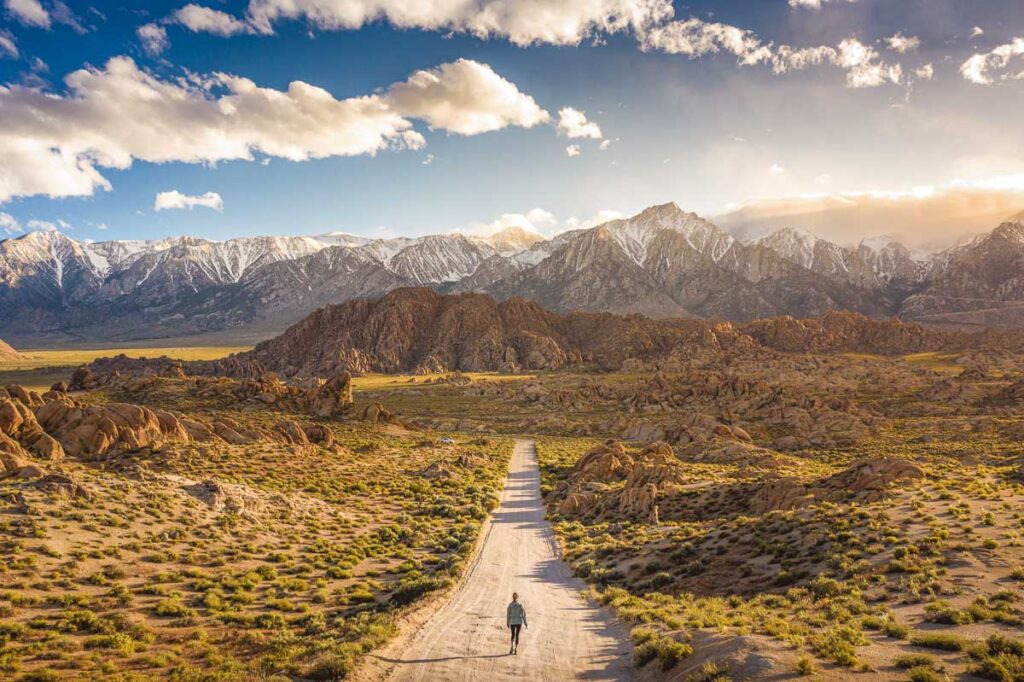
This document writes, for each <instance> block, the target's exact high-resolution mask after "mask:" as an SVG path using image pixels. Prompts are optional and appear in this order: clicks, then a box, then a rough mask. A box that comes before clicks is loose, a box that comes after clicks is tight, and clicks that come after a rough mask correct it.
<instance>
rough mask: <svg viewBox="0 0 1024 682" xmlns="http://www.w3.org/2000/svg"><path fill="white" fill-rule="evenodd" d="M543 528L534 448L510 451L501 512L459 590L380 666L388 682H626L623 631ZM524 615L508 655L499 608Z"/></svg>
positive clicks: (521, 445) (627, 652)
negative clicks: (517, 604) (520, 607)
mask: <svg viewBox="0 0 1024 682" xmlns="http://www.w3.org/2000/svg"><path fill="white" fill-rule="evenodd" d="M583 589H584V584H583V582H582V581H580V580H578V579H576V578H574V577H573V576H572V574H571V573H570V571H569V567H568V566H567V565H566V564H565V563H564V562H563V561H562V560H561V558H560V556H559V551H558V545H557V543H556V541H555V535H554V532H553V531H552V529H551V525H550V524H549V523H548V522H547V521H545V520H544V506H543V504H542V502H541V497H540V472H539V471H538V469H537V453H536V450H535V449H534V445H533V443H531V442H529V441H519V442H517V444H516V448H515V454H514V455H513V457H512V465H511V468H510V469H509V476H508V480H507V481H506V484H505V492H504V494H503V496H502V501H501V506H500V507H499V508H498V509H497V511H496V512H495V513H494V516H493V522H492V523H491V525H490V528H489V529H488V531H487V535H486V537H485V538H484V541H483V546H482V547H481V549H480V553H479V555H478V558H477V561H476V562H475V563H474V564H473V566H472V568H471V569H470V570H469V572H468V573H467V575H466V576H465V578H464V581H463V583H462V585H461V586H460V587H459V588H458V590H457V591H456V592H455V593H454V594H453V595H452V597H451V599H450V600H449V601H448V602H447V603H446V604H444V605H443V606H442V607H441V608H440V609H439V610H438V611H437V612H436V613H435V614H434V615H432V616H431V617H430V619H429V620H427V621H426V622H425V624H424V625H423V626H422V627H421V628H420V629H419V630H418V631H417V632H416V633H415V634H414V635H413V636H412V637H411V638H410V639H409V640H408V642H407V644H406V645H405V647H404V651H401V652H400V653H397V654H393V655H394V657H393V658H387V657H386V656H387V654H384V656H385V658H384V662H386V663H387V664H389V665H388V667H389V668H390V675H387V674H385V677H386V678H387V679H389V680H400V681H408V680H431V681H433V680H472V681H480V682H483V681H485V680H511V679H517V680H524V679H526V680H545V681H551V682H557V681H558V680H576V679H581V680H627V679H630V678H631V651H632V648H631V646H630V644H629V641H628V632H627V630H626V628H625V627H624V626H622V625H620V624H619V623H617V622H615V621H614V620H613V619H612V617H611V616H610V615H609V614H608V613H607V612H606V611H605V610H603V609H600V608H597V607H596V606H594V605H593V604H591V603H588V601H586V600H585V599H584V598H583V597H582V596H581V592H582V591H583ZM513 591H515V592H518V593H519V595H520V600H521V601H522V602H523V604H524V606H525V607H526V615H527V620H528V622H529V628H524V629H523V631H522V635H521V637H520V641H519V653H518V654H517V655H515V656H512V655H509V653H508V651H509V631H508V629H507V628H506V627H505V607H506V605H507V604H508V602H509V599H510V596H511V594H512V592H513Z"/></svg>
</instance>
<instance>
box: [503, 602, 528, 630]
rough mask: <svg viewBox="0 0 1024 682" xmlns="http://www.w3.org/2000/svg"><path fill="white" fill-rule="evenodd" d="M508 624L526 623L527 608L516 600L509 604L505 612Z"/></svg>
mask: <svg viewBox="0 0 1024 682" xmlns="http://www.w3.org/2000/svg"><path fill="white" fill-rule="evenodd" d="M505 624H506V625H510V626H511V625H526V609H525V608H523V605H522V603H520V602H517V601H514V602H512V603H510V604H509V605H508V610H507V611H506V612H505Z"/></svg>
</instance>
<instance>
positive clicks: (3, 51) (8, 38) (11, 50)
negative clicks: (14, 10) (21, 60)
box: [0, 29, 18, 59]
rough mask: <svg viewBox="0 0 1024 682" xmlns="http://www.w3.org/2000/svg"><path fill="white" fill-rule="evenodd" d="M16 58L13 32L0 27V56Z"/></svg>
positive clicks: (16, 46) (16, 52)
mask: <svg viewBox="0 0 1024 682" xmlns="http://www.w3.org/2000/svg"><path fill="white" fill-rule="evenodd" d="M4 56H7V57H14V58H15V59H17V58H18V43H16V42H15V40H14V34H13V33H11V32H10V31H5V30H3V29H0V57H4Z"/></svg>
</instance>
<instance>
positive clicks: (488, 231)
mask: <svg viewBox="0 0 1024 682" xmlns="http://www.w3.org/2000/svg"><path fill="white" fill-rule="evenodd" d="M622 217H624V216H623V214H622V213H620V212H619V211H613V210H608V209H605V210H602V211H598V212H597V213H596V214H594V215H593V216H591V217H590V218H587V219H585V220H580V219H579V218H575V217H573V218H568V219H566V220H559V219H558V218H557V217H555V215H554V214H553V213H551V211H548V210H545V209H543V208H534V209H531V210H530V211H527V212H526V213H504V214H502V215H501V217H499V218H497V219H495V220H492V221H491V222H489V223H473V224H470V225H468V226H466V227H465V228H464V229H463V230H461V231H462V232H465V233H466V234H473V235H480V236H484V237H489V236H491V235H493V234H496V233H498V232H500V231H502V230H504V229H507V228H510V227H518V228H521V229H524V230H527V231H528V232H533V233H536V234H539V235H544V236H547V237H551V236H554V235H556V234H560V233H562V232H565V231H566V230H577V229H582V228H589V227H595V226H597V225H601V224H602V223H607V222H608V221H610V220H618V219H619V218H622Z"/></svg>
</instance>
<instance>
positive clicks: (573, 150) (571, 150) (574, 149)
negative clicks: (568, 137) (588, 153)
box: [565, 144, 580, 158]
mask: <svg viewBox="0 0 1024 682" xmlns="http://www.w3.org/2000/svg"><path fill="white" fill-rule="evenodd" d="M565 155H566V156H568V157H569V158H572V157H574V156H579V155H580V146H579V145H578V144H570V145H568V146H566V148H565Z"/></svg>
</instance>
